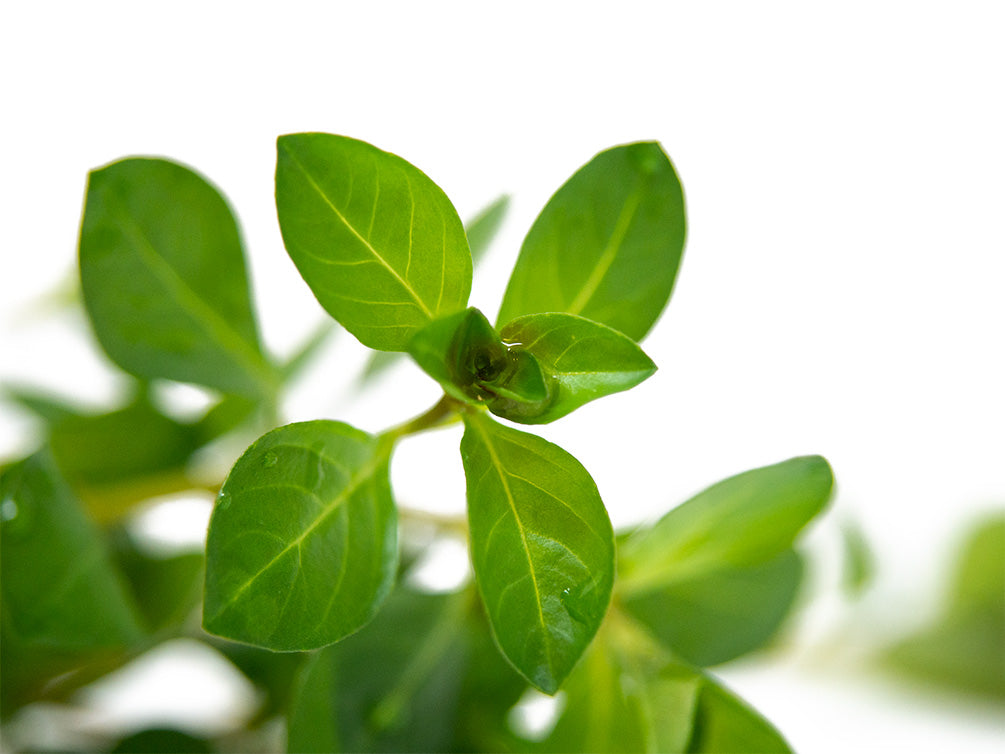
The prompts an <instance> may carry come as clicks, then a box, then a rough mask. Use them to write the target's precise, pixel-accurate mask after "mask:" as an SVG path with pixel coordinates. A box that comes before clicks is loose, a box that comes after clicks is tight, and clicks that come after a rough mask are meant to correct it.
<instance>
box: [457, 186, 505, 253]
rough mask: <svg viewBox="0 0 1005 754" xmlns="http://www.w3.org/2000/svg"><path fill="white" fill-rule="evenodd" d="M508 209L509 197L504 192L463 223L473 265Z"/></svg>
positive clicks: (490, 240)
mask: <svg viewBox="0 0 1005 754" xmlns="http://www.w3.org/2000/svg"><path fill="white" fill-rule="evenodd" d="M508 211H509V197H508V196H506V195H505V194H504V195H502V196H500V197H499V198H498V199H496V200H495V201H494V202H492V203H491V204H490V205H488V206H487V207H485V209H483V210H482V211H481V212H479V213H478V214H477V215H475V216H474V217H473V218H471V219H470V220H469V221H468V222H466V223H465V224H464V232H465V234H466V235H467V237H468V247H469V248H470V249H471V261H472V262H473V263H474V265H475V266H477V265H478V262H480V261H481V258H482V257H483V256H484V255H485V252H486V251H487V250H488V248H489V245H490V244H491V243H492V240H493V239H494V238H495V236H496V233H498V232H499V226H500V225H502V221H503V219H504V218H505V217H506V213H507V212H508Z"/></svg>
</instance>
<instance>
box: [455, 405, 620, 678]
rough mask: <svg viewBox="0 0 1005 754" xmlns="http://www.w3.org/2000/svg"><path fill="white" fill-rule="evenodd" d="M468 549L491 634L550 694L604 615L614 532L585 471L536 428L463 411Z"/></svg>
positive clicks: (504, 650)
mask: <svg viewBox="0 0 1005 754" xmlns="http://www.w3.org/2000/svg"><path fill="white" fill-rule="evenodd" d="M464 423H465V427H466V430H465V433H464V438H463V440H462V441H461V456H462V458H463V461H464V472H465V475H466V476H467V496H468V520H469V523H470V527H471V538H470V547H471V558H472V561H473V564H474V570H475V576H476V577H477V580H478V586H479V589H480V590H481V594H482V598H483V600H484V602H485V606H486V611H487V613H488V616H489V621H490V622H491V625H492V630H493V633H494V634H495V637H496V640H497V641H498V642H499V645H500V647H501V648H502V651H503V653H504V654H505V655H506V657H507V658H508V659H509V660H510V662H512V663H513V665H514V666H515V667H516V668H517V670H519V671H520V672H521V673H522V674H523V675H524V676H525V677H526V678H527V679H528V680H529V681H530V682H531V683H533V684H534V685H535V686H536V687H538V688H539V689H541V690H542V691H544V692H545V693H549V694H553V693H555V691H556V690H557V689H558V687H559V685H560V684H561V683H562V680H563V679H564V678H565V677H566V676H567V675H568V674H569V672H570V671H571V670H572V667H573V666H574V665H575V664H576V661H577V660H578V659H579V657H580V655H581V654H582V653H583V651H584V650H585V649H586V646H587V645H588V644H589V642H590V640H591V639H592V638H593V635H594V634H595V633H596V631H597V627H598V626H599V625H600V621H601V620H602V619H603V616H604V612H605V611H606V610H607V605H608V603H609V602H610V598H611V586H612V582H613V579H614V535H613V532H612V531H611V523H610V520H609V519H608V517H607V511H606V510H605V508H604V504H603V502H602V501H601V499H600V494H599V493H598V492H597V488H596V485H595V484H594V483H593V479H592V478H591V477H590V475H589V473H588V472H587V471H586V469H584V468H583V467H582V465H581V464H580V463H579V462H578V461H577V460H576V459H575V458H573V457H572V456H571V455H569V454H568V453H566V452H565V451H564V450H562V449H561V448H559V447H558V446H556V445H552V444H551V443H549V442H546V441H545V440H543V439H541V438H540V437H537V436H535V435H530V434H526V433H524V432H519V431H517V430H515V429H510V428H509V427H504V426H501V425H499V424H497V423H496V422H494V421H492V420H491V419H490V418H489V417H487V416H485V415H484V414H482V413H469V414H466V415H465V416H464Z"/></svg>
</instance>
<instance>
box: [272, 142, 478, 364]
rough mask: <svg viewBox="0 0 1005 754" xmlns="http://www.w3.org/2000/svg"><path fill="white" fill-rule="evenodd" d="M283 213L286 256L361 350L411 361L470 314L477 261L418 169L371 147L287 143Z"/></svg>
mask: <svg viewBox="0 0 1005 754" xmlns="http://www.w3.org/2000/svg"><path fill="white" fill-rule="evenodd" d="M278 153H279V154H278V162H277V165H276V207H277V210H278V212H279V225H280V228H281V230H282V234H283V242H284V243H285V244H286V250H287V251H288V252H289V254H290V258H291V259H293V262H294V264H296V266H297V269H298V270H300V274H301V275H302V276H303V278H304V280H305V281H306V282H307V284H308V285H309V286H310V288H311V290H312V291H313V292H314V295H315V296H316V297H317V299H318V301H319V302H320V303H321V306H323V307H324V308H325V310H326V311H327V312H328V313H329V314H331V315H332V316H333V317H334V318H335V319H336V320H338V321H339V322H340V323H341V324H342V325H343V326H344V327H345V328H346V329H347V330H348V331H349V332H351V333H352V334H353V335H355V336H356V337H357V338H358V339H359V340H360V342H361V343H363V344H364V345H367V346H370V347H371V348H376V349H378V350H382V351H404V350H405V348H406V346H407V344H408V341H409V339H410V338H411V337H412V335H414V334H415V332H416V331H418V330H419V329H420V328H421V327H423V326H424V325H425V324H426V323H428V322H429V321H430V320H432V319H435V318H436V317H439V316H442V315H444V314H449V313H451V312H454V311H458V310H460V309H463V308H464V306H465V305H466V304H467V300H468V293H469V292H470V290H471V253H470V252H469V250H468V242H467V238H466V237H465V235H464V228H463V226H462V225H461V221H460V218H458V217H457V212H456V211H455V210H454V207H453V205H452V204H451V203H450V200H449V199H447V197H446V195H445V194H444V193H443V192H442V191H441V190H440V188H439V187H438V186H437V185H436V184H435V183H433V182H432V181H431V180H430V179H429V178H428V177H427V176H426V175H425V174H424V173H422V172H421V171H420V170H419V169H418V168H416V167H414V166H413V165H411V164H409V163H408V162H406V161H405V160H403V159H401V158H400V157H397V156H395V155H392V154H389V153H387V152H384V151H381V150H380V149H377V148H376V147H373V146H371V145H370V144H366V143H364V142H362V141H357V140H355V139H349V138H347V137H344V136H335V135H332V134H323V133H303V134H290V135H287V136H281V137H279V143H278Z"/></svg>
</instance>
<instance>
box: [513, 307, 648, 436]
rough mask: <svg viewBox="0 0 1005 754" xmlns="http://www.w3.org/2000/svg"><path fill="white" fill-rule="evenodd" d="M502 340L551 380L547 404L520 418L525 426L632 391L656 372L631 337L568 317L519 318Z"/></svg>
mask: <svg viewBox="0 0 1005 754" xmlns="http://www.w3.org/2000/svg"><path fill="white" fill-rule="evenodd" d="M500 336H501V337H502V339H503V342H505V343H506V344H507V345H509V346H510V347H511V350H512V351H517V352H519V351H525V352H528V353H530V354H531V355H533V356H534V358H535V359H536V360H537V363H538V364H540V366H541V368H542V369H543V370H544V372H545V374H547V375H548V377H549V378H550V379H549V384H550V386H551V392H552V393H553V395H552V396H551V399H550V402H549V403H548V404H547V407H546V408H544V409H543V411H542V412H541V413H539V414H537V415H535V416H532V417H526V418H524V419H523V421H524V422H525V423H531V424H543V423H545V422H550V421H554V420H555V419H558V418H560V417H562V416H565V415H566V414H568V413H569V412H570V411H573V410H575V409H577V408H579V407H580V406H582V405H583V404H584V403H588V402H589V401H592V400H595V399H596V398H601V397H603V396H605V395H610V394H611V393H617V392H620V391H622V390H628V389H629V388H632V387H635V386H636V385H638V384H639V383H640V382H642V381H643V380H645V379H646V378H648V377H649V376H651V375H652V374H653V373H654V372H655V371H656V365H655V364H653V362H652V360H651V359H650V358H649V357H648V356H646V354H645V353H644V352H643V351H642V349H641V348H639V346H638V344H636V343H635V341H633V340H632V339H631V338H629V337H627V336H625V335H622V334H621V333H619V332H618V331H616V330H612V329H611V328H609V327H607V326H606V325H602V324H599V323H597V322H591V321H590V320H588V319H584V318H582V317H577V316H575V315H572V314H530V315H527V316H525V317H519V318H517V319H515V320H513V321H512V322H510V323H508V324H507V325H505V326H504V327H503V328H502V330H501V331H500ZM494 413H499V415H500V416H503V417H504V418H514V420H515V421H520V419H516V418H515V417H509V416H506V414H504V413H500V412H498V411H494Z"/></svg>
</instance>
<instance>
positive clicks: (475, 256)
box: [360, 196, 509, 397]
mask: <svg viewBox="0 0 1005 754" xmlns="http://www.w3.org/2000/svg"><path fill="white" fill-rule="evenodd" d="M508 208H509V197H508V196H501V197H499V198H498V199H496V200H495V201H494V202H493V203H492V204H490V205H489V206H488V207H486V208H485V209H483V210H482V211H481V212H479V213H478V214H477V215H476V216H475V217H474V218H472V219H471V220H469V221H468V222H467V223H465V224H464V232H465V233H466V234H467V237H468V246H469V247H470V249H471V261H472V264H473V266H474V267H475V268H477V266H478V262H479V261H481V258H482V256H483V255H484V254H485V251H486V250H487V249H488V247H489V244H490V243H491V241H492V239H493V238H494V237H495V234H496V231H497V230H498V229H499V225H500V224H501V223H502V220H503V217H504V216H505V214H506V210H507V209H508ZM413 341H414V339H413ZM409 348H411V346H409ZM400 357H401V354H400V353H397V352H394V351H374V352H372V353H371V354H370V358H369V359H368V360H367V362H366V366H365V367H364V368H363V373H362V374H361V375H360V383H366V382H369V381H370V380H372V379H374V378H375V377H377V376H378V375H380V374H382V373H383V372H384V371H386V370H387V369H388V367H390V366H391V365H392V364H395V363H397V361H398V359H399V358H400ZM455 397H456V396H455Z"/></svg>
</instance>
